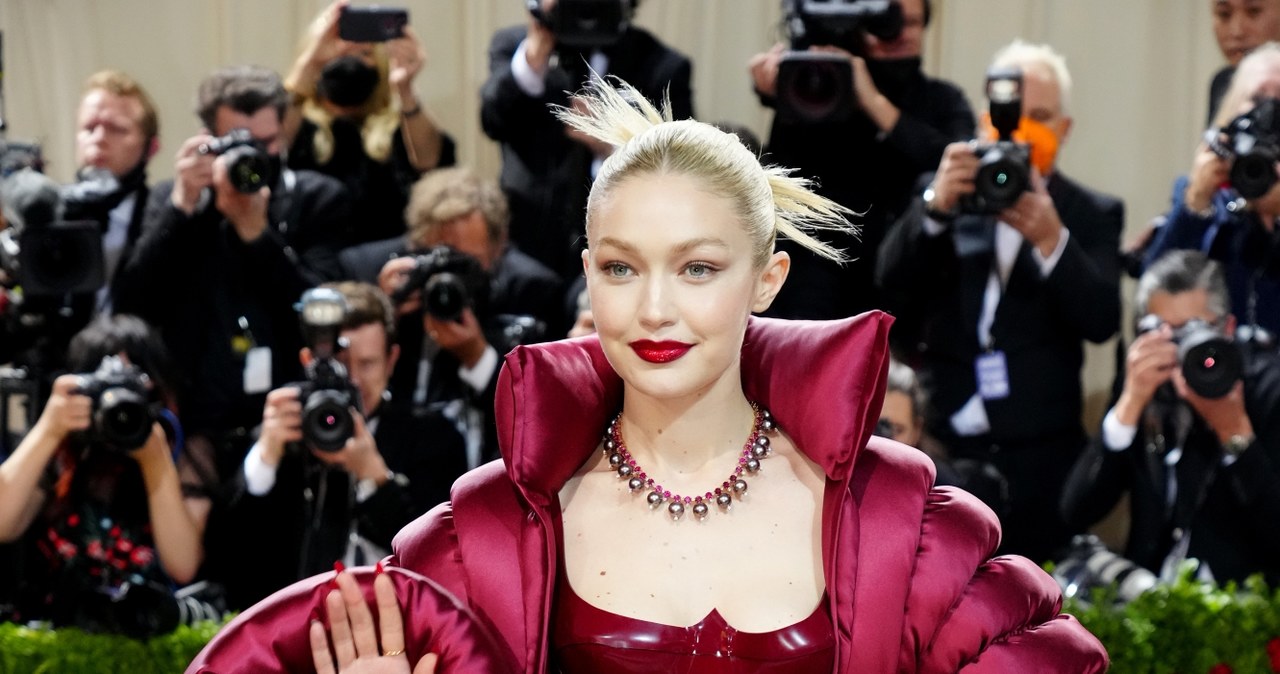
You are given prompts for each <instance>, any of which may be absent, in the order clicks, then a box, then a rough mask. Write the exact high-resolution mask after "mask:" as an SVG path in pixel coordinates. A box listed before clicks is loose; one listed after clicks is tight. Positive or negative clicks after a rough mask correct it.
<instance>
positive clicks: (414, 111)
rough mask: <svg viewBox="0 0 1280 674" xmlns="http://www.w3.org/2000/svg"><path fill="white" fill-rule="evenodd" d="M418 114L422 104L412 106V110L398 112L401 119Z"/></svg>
mask: <svg viewBox="0 0 1280 674" xmlns="http://www.w3.org/2000/svg"><path fill="white" fill-rule="evenodd" d="M419 112H422V104H421V103H419V104H417V105H415V106H413V107H412V108H409V109H407V110H401V111H400V115H401V116H402V117H412V116H414V115H416V114H418V113H419Z"/></svg>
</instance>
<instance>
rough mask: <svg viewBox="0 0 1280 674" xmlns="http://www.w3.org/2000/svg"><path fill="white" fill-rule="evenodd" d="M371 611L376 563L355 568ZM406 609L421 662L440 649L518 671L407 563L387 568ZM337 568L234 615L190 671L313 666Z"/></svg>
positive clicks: (444, 667)
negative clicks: (315, 637) (314, 626)
mask: <svg viewBox="0 0 1280 674" xmlns="http://www.w3.org/2000/svg"><path fill="white" fill-rule="evenodd" d="M350 573H351V574H352V575H353V576H354V577H355V579H356V582H357V583H359V585H360V588H361V589H362V590H363V591H364V595H365V600H366V601H368V602H369V603H370V606H371V607H372V610H373V612H374V613H375V619H376V613H377V608H376V605H375V603H374V601H373V599H374V597H373V579H374V577H375V571H374V569H373V568H372V567H360V568H355V569H351V570H350ZM386 573H387V574H388V575H389V577H390V578H391V580H392V582H393V583H394V584H395V586H396V596H397V597H398V598H399V600H400V606H401V609H402V611H403V613H404V616H405V619H404V629H405V654H406V655H407V656H408V658H409V662H410V663H417V662H418V660H419V659H421V658H422V657H423V656H425V655H426V654H427V653H435V654H437V655H439V656H440V663H439V665H438V666H439V667H440V669H441V671H447V672H460V673H461V672H471V673H474V674H489V673H491V672H514V671H515V668H514V665H513V664H512V662H510V661H509V660H505V659H504V657H505V652H504V651H503V650H502V649H499V648H495V644H496V640H495V639H494V638H493V637H492V636H491V635H490V633H489V632H488V631H487V630H486V629H485V628H484V627H482V626H481V624H480V623H479V622H478V621H476V620H475V618H474V617H473V616H472V615H471V612H470V611H468V610H467V608H466V607H465V606H463V605H462V603H461V602H459V601H458V600H457V599H456V598H455V597H454V596H453V595H451V594H450V593H449V592H448V591H446V590H444V589H443V588H441V587H440V586H439V585H437V584H436V583H434V582H432V581H431V580H429V579H427V578H425V577H423V576H421V575H418V574H416V573H413V572H411V571H406V570H404V569H395V568H390V569H387V571H386ZM333 578H334V573H333V572H328V573H323V574H319V575H316V576H312V577H311V578H306V579H304V580H301V581H298V582H297V583H294V584H293V585H290V586H289V587H286V588H285V589H283V590H280V591H279V592H276V593H275V594H273V595H271V596H270V597H267V598H266V599H264V600H262V601H261V602H259V603H257V604H255V605H254V606H252V607H251V608H249V609H248V610H247V611H245V612H244V613H241V614H240V615H238V616H236V618H235V619H234V620H232V621H231V622H230V623H228V624H227V626H226V627H224V628H222V630H221V631H220V632H219V633H218V634H217V635H216V636H215V637H214V638H213V639H212V640H211V641H210V642H209V643H208V644H207V645H205V647H204V649H203V650H201V651H200V653H199V655H197V656H196V658H195V660H194V661H192V663H191V664H190V666H188V668H187V674H215V673H228V672H310V671H315V668H314V665H313V663H312V660H311V642H310V638H309V634H308V631H309V629H310V624H311V621H312V620H313V619H319V620H321V621H324V622H325V623H326V624H327V623H328V618H327V613H326V609H325V597H326V596H327V595H328V594H329V591H330V589H331V587H332V585H331V583H332V581H333Z"/></svg>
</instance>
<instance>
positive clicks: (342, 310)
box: [295, 288, 360, 452]
mask: <svg viewBox="0 0 1280 674" xmlns="http://www.w3.org/2000/svg"><path fill="white" fill-rule="evenodd" d="M298 313H299V315H300V317H301V322H302V334H303V337H304V339H305V340H306V342H307V346H308V348H310V349H311V355H312V359H311V362H309V363H307V366H306V375H307V378H306V380H305V381H303V382H301V383H298V384H295V385H296V386H297V387H298V390H299V393H298V400H299V401H301V402H302V439H303V440H305V441H306V442H307V444H308V445H310V446H312V447H314V448H316V449H318V450H320V451H322V452H336V451H338V450H340V449H342V448H343V447H344V446H345V445H346V444H347V440H349V439H350V438H351V436H352V435H353V434H354V433H355V427H356V424H355V418H354V417H353V416H352V415H351V410H352V409H355V410H357V411H359V410H360V392H359V391H358V390H356V387H355V385H354V384H352V383H351V377H350V376H349V375H348V374H347V368H346V367H344V366H343V365H342V363H341V362H339V361H338V359H337V358H336V357H335V355H336V353H337V351H338V348H339V340H338V333H339V332H340V331H341V330H342V324H343V322H344V321H346V318H347V301H346V298H344V297H343V296H342V293H340V292H338V291H337V290H333V289H332V288H312V289H311V290H308V291H306V292H305V293H303V294H302V301H301V302H300V303H299V304H298Z"/></svg>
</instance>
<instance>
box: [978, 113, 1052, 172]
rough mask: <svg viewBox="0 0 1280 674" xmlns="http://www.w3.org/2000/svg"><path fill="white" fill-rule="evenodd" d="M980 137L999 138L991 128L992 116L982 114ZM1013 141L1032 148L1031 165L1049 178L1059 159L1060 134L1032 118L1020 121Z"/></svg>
mask: <svg viewBox="0 0 1280 674" xmlns="http://www.w3.org/2000/svg"><path fill="white" fill-rule="evenodd" d="M978 137H979V138H982V139H983V140H987V141H994V140H995V139H996V138H998V137H999V134H997V133H996V129H995V127H993V126H991V115H990V114H988V113H985V112H984V113H982V118H981V119H979V120H978ZM1013 139H1014V140H1016V141H1018V142H1019V143H1026V144H1027V145H1029V146H1031V165H1032V166H1034V167H1036V170H1037V171H1039V172H1040V175H1042V176H1047V175H1049V172H1050V171H1052V170H1053V162H1054V160H1056V159H1057V158H1058V134H1056V133H1054V132H1053V129H1050V128H1049V127H1047V126H1045V125H1044V124H1042V123H1040V122H1037V121H1036V120H1034V119H1031V118H1030V117H1023V118H1022V119H1020V120H1019V121H1018V128H1016V129H1014V130H1013Z"/></svg>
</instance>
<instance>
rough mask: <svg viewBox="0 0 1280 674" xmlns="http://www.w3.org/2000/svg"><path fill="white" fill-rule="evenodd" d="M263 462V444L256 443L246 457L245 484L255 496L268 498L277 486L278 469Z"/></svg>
mask: <svg viewBox="0 0 1280 674" xmlns="http://www.w3.org/2000/svg"><path fill="white" fill-rule="evenodd" d="M277 468H278V466H272V465H269V464H268V463H267V462H266V461H263V460H262V443H261V442H255V443H253V447H250V448H249V453H248V454H247V455H245V457H244V483H245V486H246V487H248V488H249V493H250V494H253V495H254V496H266V495H267V494H269V493H270V492H271V488H272V487H274V486H276V469H277Z"/></svg>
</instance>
